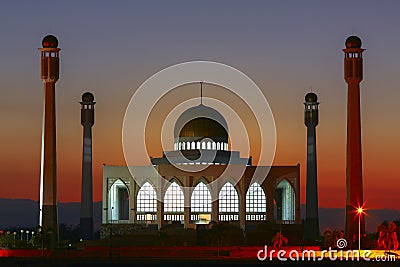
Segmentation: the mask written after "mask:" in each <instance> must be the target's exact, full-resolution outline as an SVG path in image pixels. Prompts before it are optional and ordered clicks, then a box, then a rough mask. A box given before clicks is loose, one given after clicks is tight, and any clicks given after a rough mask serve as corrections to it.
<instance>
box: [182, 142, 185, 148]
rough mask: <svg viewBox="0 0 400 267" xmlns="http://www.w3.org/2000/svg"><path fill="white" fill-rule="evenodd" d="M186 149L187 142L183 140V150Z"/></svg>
mask: <svg viewBox="0 0 400 267" xmlns="http://www.w3.org/2000/svg"><path fill="white" fill-rule="evenodd" d="M185 149H186V143H185V142H182V150H185Z"/></svg>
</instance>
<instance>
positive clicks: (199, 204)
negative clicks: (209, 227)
mask: <svg viewBox="0 0 400 267" xmlns="http://www.w3.org/2000/svg"><path fill="white" fill-rule="evenodd" d="M190 206H191V211H192V212H204V213H210V212H211V193H210V190H208V188H207V186H206V185H205V184H204V183H203V182H201V183H199V184H198V185H197V186H196V187H195V188H194V190H193V193H192V197H191V200H190Z"/></svg>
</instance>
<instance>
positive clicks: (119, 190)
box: [108, 179, 129, 221]
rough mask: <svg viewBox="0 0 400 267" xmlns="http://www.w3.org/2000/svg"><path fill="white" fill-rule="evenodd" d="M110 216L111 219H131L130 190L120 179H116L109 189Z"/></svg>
mask: <svg viewBox="0 0 400 267" xmlns="http://www.w3.org/2000/svg"><path fill="white" fill-rule="evenodd" d="M108 203H109V205H108V216H109V217H108V218H111V219H110V221H121V220H126V221H128V220H129V191H128V187H127V186H126V185H125V183H124V182H122V181H121V180H120V179H118V180H117V181H115V182H114V183H113V185H112V186H111V188H110V191H109V202H108Z"/></svg>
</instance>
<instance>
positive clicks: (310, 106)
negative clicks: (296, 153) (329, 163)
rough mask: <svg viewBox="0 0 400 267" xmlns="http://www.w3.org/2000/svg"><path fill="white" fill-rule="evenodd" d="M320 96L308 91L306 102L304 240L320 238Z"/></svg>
mask: <svg viewBox="0 0 400 267" xmlns="http://www.w3.org/2000/svg"><path fill="white" fill-rule="evenodd" d="M318 105H319V103H318V97H317V95H316V94H314V93H308V94H307V95H306V96H305V102H304V124H305V125H306V126H307V185H306V221H305V225H304V240H308V241H315V240H317V239H318V238H319V217H318V185H317V142H316V133H315V128H316V127H317V125H318Z"/></svg>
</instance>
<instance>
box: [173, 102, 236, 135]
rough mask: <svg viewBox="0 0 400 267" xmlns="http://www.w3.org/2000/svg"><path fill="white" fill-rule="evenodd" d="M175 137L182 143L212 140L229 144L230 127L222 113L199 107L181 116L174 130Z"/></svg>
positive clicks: (188, 110)
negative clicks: (204, 139)
mask: <svg viewBox="0 0 400 267" xmlns="http://www.w3.org/2000/svg"><path fill="white" fill-rule="evenodd" d="M174 137H175V139H178V140H181V141H198V140H201V139H203V138H210V139H213V140H214V141H216V142H221V141H223V142H228V125H227V123H226V121H225V119H224V117H223V116H222V115H221V113H219V112H218V111H216V110H215V109H213V108H210V107H207V106H204V105H198V106H195V107H192V108H189V109H187V110H186V111H184V112H183V113H182V114H181V116H179V118H178V119H177V121H176V124H175V128H174Z"/></svg>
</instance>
